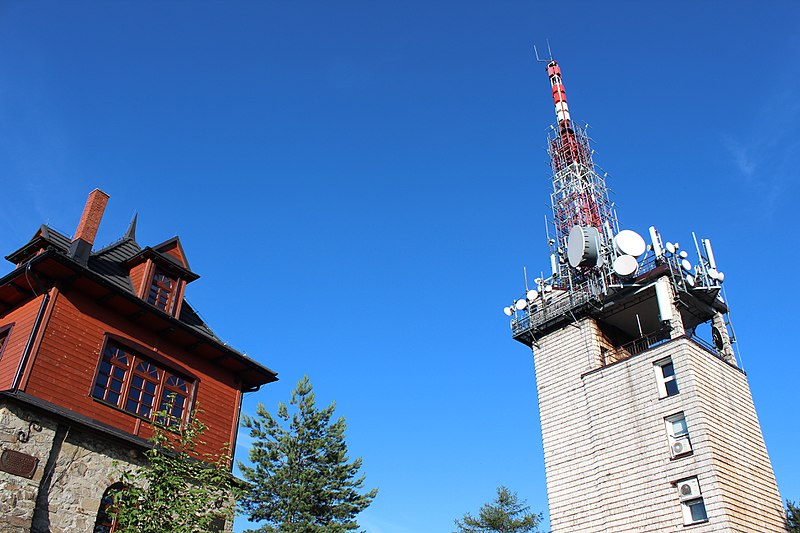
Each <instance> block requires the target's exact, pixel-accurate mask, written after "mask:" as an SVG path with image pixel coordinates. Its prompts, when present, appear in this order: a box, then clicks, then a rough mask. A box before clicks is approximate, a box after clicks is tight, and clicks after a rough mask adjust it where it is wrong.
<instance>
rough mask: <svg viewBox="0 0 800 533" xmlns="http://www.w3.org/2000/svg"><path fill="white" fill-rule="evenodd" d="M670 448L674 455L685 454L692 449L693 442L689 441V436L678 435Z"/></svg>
mask: <svg viewBox="0 0 800 533" xmlns="http://www.w3.org/2000/svg"><path fill="white" fill-rule="evenodd" d="M670 450H671V451H672V457H678V456H679V455H685V454H687V453H690V452H691V451H692V443H691V442H689V437H687V436H683V437H678V438H676V439H674V440H673V441H672V446H670Z"/></svg>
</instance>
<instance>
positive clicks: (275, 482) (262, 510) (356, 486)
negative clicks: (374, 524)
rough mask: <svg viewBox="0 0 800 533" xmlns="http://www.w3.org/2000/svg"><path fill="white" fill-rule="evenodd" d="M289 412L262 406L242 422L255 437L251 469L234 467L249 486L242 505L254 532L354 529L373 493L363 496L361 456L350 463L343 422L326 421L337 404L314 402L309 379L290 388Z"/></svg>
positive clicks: (341, 531) (331, 532)
mask: <svg viewBox="0 0 800 533" xmlns="http://www.w3.org/2000/svg"><path fill="white" fill-rule="evenodd" d="M290 405H292V406H294V409H293V411H294V412H293V414H292V415H291V416H290V414H289V408H288V407H287V406H286V404H284V403H283V402H281V403H280V404H279V405H278V411H277V416H276V417H273V416H272V415H271V414H270V413H269V412H268V411H267V410H266V408H265V407H264V405H263V404H259V405H258V407H257V409H256V416H255V417H249V416H243V417H242V424H243V425H244V426H245V427H247V428H249V429H250V436H251V437H253V438H254V439H255V441H254V442H253V444H252V447H251V448H250V462H251V463H252V466H248V465H244V464H242V463H239V469H240V470H241V472H242V476H243V477H244V478H245V479H246V480H247V481H248V483H249V487H248V489H247V490H245V491H244V493H243V495H242V496H241V499H240V505H241V507H242V509H243V510H244V512H245V514H246V515H247V516H248V518H249V519H250V520H251V521H253V522H263V524H262V525H260V527H259V528H258V529H256V530H251V531H253V532H257V533H278V532H280V533H344V532H348V531H354V530H357V529H358V527H359V526H358V523H357V522H356V521H355V516H356V515H357V514H358V513H360V512H361V511H362V510H364V509H366V508H367V507H368V506H369V504H370V503H372V500H373V499H374V498H375V495H376V494H377V492H378V491H377V489H372V490H370V491H367V492H365V493H362V492H361V491H362V488H363V485H364V476H363V475H361V476H359V469H360V468H361V458H360V457H359V458H358V459H355V460H353V461H350V460H349V458H348V456H347V444H346V443H345V427H346V425H345V420H344V418H343V417H340V418H339V419H337V420H336V421H335V422H331V417H332V416H333V412H334V409H335V403H333V404H331V405H329V406H328V407H326V408H324V409H318V408H317V406H316V404H315V399H314V392H313V391H312V386H311V382H310V381H309V379H308V376H305V377H304V378H303V379H301V380H300V382H299V383H298V384H297V387H296V388H295V390H294V391H292V397H291V401H290Z"/></svg>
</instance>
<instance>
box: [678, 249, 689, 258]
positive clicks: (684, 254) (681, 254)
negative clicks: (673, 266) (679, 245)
mask: <svg viewBox="0 0 800 533" xmlns="http://www.w3.org/2000/svg"><path fill="white" fill-rule="evenodd" d="M678 255H679V256H680V257H682V258H683V259H686V258H687V257H689V252H687V251H686V250H681V251H680V253H679V254H678Z"/></svg>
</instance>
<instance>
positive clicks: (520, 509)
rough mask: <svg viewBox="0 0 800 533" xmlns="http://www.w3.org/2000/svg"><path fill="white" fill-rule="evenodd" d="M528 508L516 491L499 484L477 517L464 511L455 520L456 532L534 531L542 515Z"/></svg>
mask: <svg viewBox="0 0 800 533" xmlns="http://www.w3.org/2000/svg"><path fill="white" fill-rule="evenodd" d="M529 510H530V507H529V506H528V505H526V503H525V500H523V501H519V499H518V498H517V493H516V492H511V491H510V490H508V489H507V488H506V487H503V486H500V487H497V497H496V498H495V499H494V501H493V502H491V503H487V504H486V505H484V506H483V507H481V510H480V512H479V513H478V517H477V518H476V517H474V516H472V515H471V514H469V513H465V514H464V517H463V518H462V519H461V520H456V527H457V528H458V529H457V531H456V533H529V532H534V533H535V532H536V531H538V526H539V522H540V521H541V520H542V517H541V515H537V514H533V513H531V512H530V511H529Z"/></svg>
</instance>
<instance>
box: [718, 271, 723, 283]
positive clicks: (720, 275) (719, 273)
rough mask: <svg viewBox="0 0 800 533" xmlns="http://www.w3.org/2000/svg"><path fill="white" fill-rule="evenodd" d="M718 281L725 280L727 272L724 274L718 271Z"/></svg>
mask: <svg viewBox="0 0 800 533" xmlns="http://www.w3.org/2000/svg"><path fill="white" fill-rule="evenodd" d="M717 281H719V282H720V283H722V282H723V281H725V274H723V273H722V272H717Z"/></svg>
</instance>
